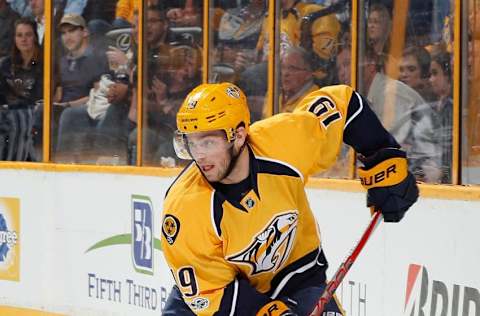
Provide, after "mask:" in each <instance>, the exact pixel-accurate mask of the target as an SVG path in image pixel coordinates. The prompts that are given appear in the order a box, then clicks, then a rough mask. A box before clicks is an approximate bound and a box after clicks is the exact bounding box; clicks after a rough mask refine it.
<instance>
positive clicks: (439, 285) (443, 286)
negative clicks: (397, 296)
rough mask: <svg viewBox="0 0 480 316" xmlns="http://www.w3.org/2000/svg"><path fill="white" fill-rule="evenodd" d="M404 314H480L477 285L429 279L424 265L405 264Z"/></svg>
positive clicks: (462, 315)
mask: <svg viewBox="0 0 480 316" xmlns="http://www.w3.org/2000/svg"><path fill="white" fill-rule="evenodd" d="M403 315H404V316H480V292H479V290H478V289H477V288H474V287H469V286H464V285H458V284H451V283H450V284H449V283H445V282H442V281H440V280H430V279H429V276H428V271H427V268H426V267H424V266H421V265H417V264H411V265H410V266H409V268H408V277H407V289H406V295H405V310H404V314H403Z"/></svg>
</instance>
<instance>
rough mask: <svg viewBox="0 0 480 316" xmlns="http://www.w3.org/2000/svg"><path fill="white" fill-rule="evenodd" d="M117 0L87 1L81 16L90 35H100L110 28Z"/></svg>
mask: <svg viewBox="0 0 480 316" xmlns="http://www.w3.org/2000/svg"><path fill="white" fill-rule="evenodd" d="M116 6H117V0H102V1H93V0H91V1H87V4H86V6H85V8H84V10H83V14H82V16H83V17H84V18H85V20H86V21H87V22H88V23H87V27H88V30H89V32H90V34H91V35H99V36H102V35H104V34H105V33H107V32H108V31H109V30H110V29H111V28H112V23H113V21H114V19H115V10H116Z"/></svg>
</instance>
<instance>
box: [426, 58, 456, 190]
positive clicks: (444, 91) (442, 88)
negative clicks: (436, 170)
mask: <svg viewBox="0 0 480 316" xmlns="http://www.w3.org/2000/svg"><path fill="white" fill-rule="evenodd" d="M430 83H431V84H432V89H433V92H434V93H435V94H436V95H437V97H438V101H436V102H435V103H433V104H432V105H433V107H432V109H433V110H434V111H433V116H432V118H433V127H434V130H435V136H436V137H435V139H436V140H437V145H438V147H439V150H440V156H441V159H440V161H441V165H440V166H441V175H440V182H442V183H450V182H451V176H452V174H451V169H452V128H453V126H452V125H453V100H452V67H451V55H450V54H449V53H447V52H443V53H440V54H438V55H434V56H433V57H432V62H431V66H430Z"/></svg>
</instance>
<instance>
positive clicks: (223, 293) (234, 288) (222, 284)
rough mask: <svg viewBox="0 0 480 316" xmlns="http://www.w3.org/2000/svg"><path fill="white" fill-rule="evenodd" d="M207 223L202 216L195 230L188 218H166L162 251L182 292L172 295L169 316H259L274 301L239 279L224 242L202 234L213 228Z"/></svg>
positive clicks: (168, 310)
mask: <svg viewBox="0 0 480 316" xmlns="http://www.w3.org/2000/svg"><path fill="white" fill-rule="evenodd" d="M166 209H171V208H169V207H168V206H166ZM204 219H205V217H201V216H199V217H198V218H196V220H195V221H194V222H195V227H192V226H191V225H189V224H193V222H191V221H189V220H188V219H187V218H182V217H181V216H180V215H177V214H175V215H174V214H169V213H168V212H167V213H166V214H164V220H163V225H162V226H163V227H162V239H161V243H162V250H163V252H164V255H165V259H166V261H167V263H168V265H169V267H170V269H171V272H172V274H173V277H174V279H175V283H176V287H177V288H178V290H177V289H175V288H174V290H173V291H172V293H171V294H170V297H169V299H168V301H167V306H166V315H186V314H188V313H186V312H185V311H191V313H192V315H193V314H195V315H202V316H207V315H216V316H227V315H248V316H251V315H256V314H257V312H258V311H259V310H261V308H262V307H263V306H265V305H266V304H268V303H269V302H270V301H271V299H270V297H268V296H266V295H264V294H262V293H260V292H258V291H257V290H256V289H255V288H254V287H253V286H251V285H250V284H249V283H248V282H247V281H246V280H243V279H240V278H239V277H238V275H237V270H236V269H235V267H234V266H232V265H231V264H229V263H228V262H227V261H226V260H225V259H224V256H223V251H222V249H223V247H222V243H221V239H220V238H219V237H218V236H217V235H215V233H214V232H209V231H208V230H199V227H207V226H206V225H209V224H211V223H207V222H206V221H205V222H202V221H203V220H204ZM205 220H208V221H210V218H207V219H205ZM200 222H202V223H200ZM279 315H280V314H279Z"/></svg>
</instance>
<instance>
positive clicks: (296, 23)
mask: <svg viewBox="0 0 480 316" xmlns="http://www.w3.org/2000/svg"><path fill="white" fill-rule="evenodd" d="M323 9H324V7H322V6H320V5H316V4H310V3H303V2H300V1H295V0H282V19H281V20H280V32H281V34H280V49H285V48H286V47H289V46H301V47H303V48H304V49H305V50H306V51H308V52H312V58H311V60H312V67H313V69H314V80H315V82H316V83H317V84H318V85H321V86H323V85H328V84H332V83H333V82H334V81H335V79H334V78H333V77H332V75H333V74H334V73H335V71H334V60H335V54H336V48H337V43H338V35H339V33H340V23H339V21H338V19H337V17H336V16H335V14H329V15H326V16H320V17H318V18H317V14H318V13H319V12H320V11H322V10H323ZM257 50H259V54H260V55H261V56H262V59H263V60H264V61H266V60H267V58H268V25H267V23H266V20H264V24H263V30H262V33H261V35H260V38H259V41H258V44H257Z"/></svg>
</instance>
